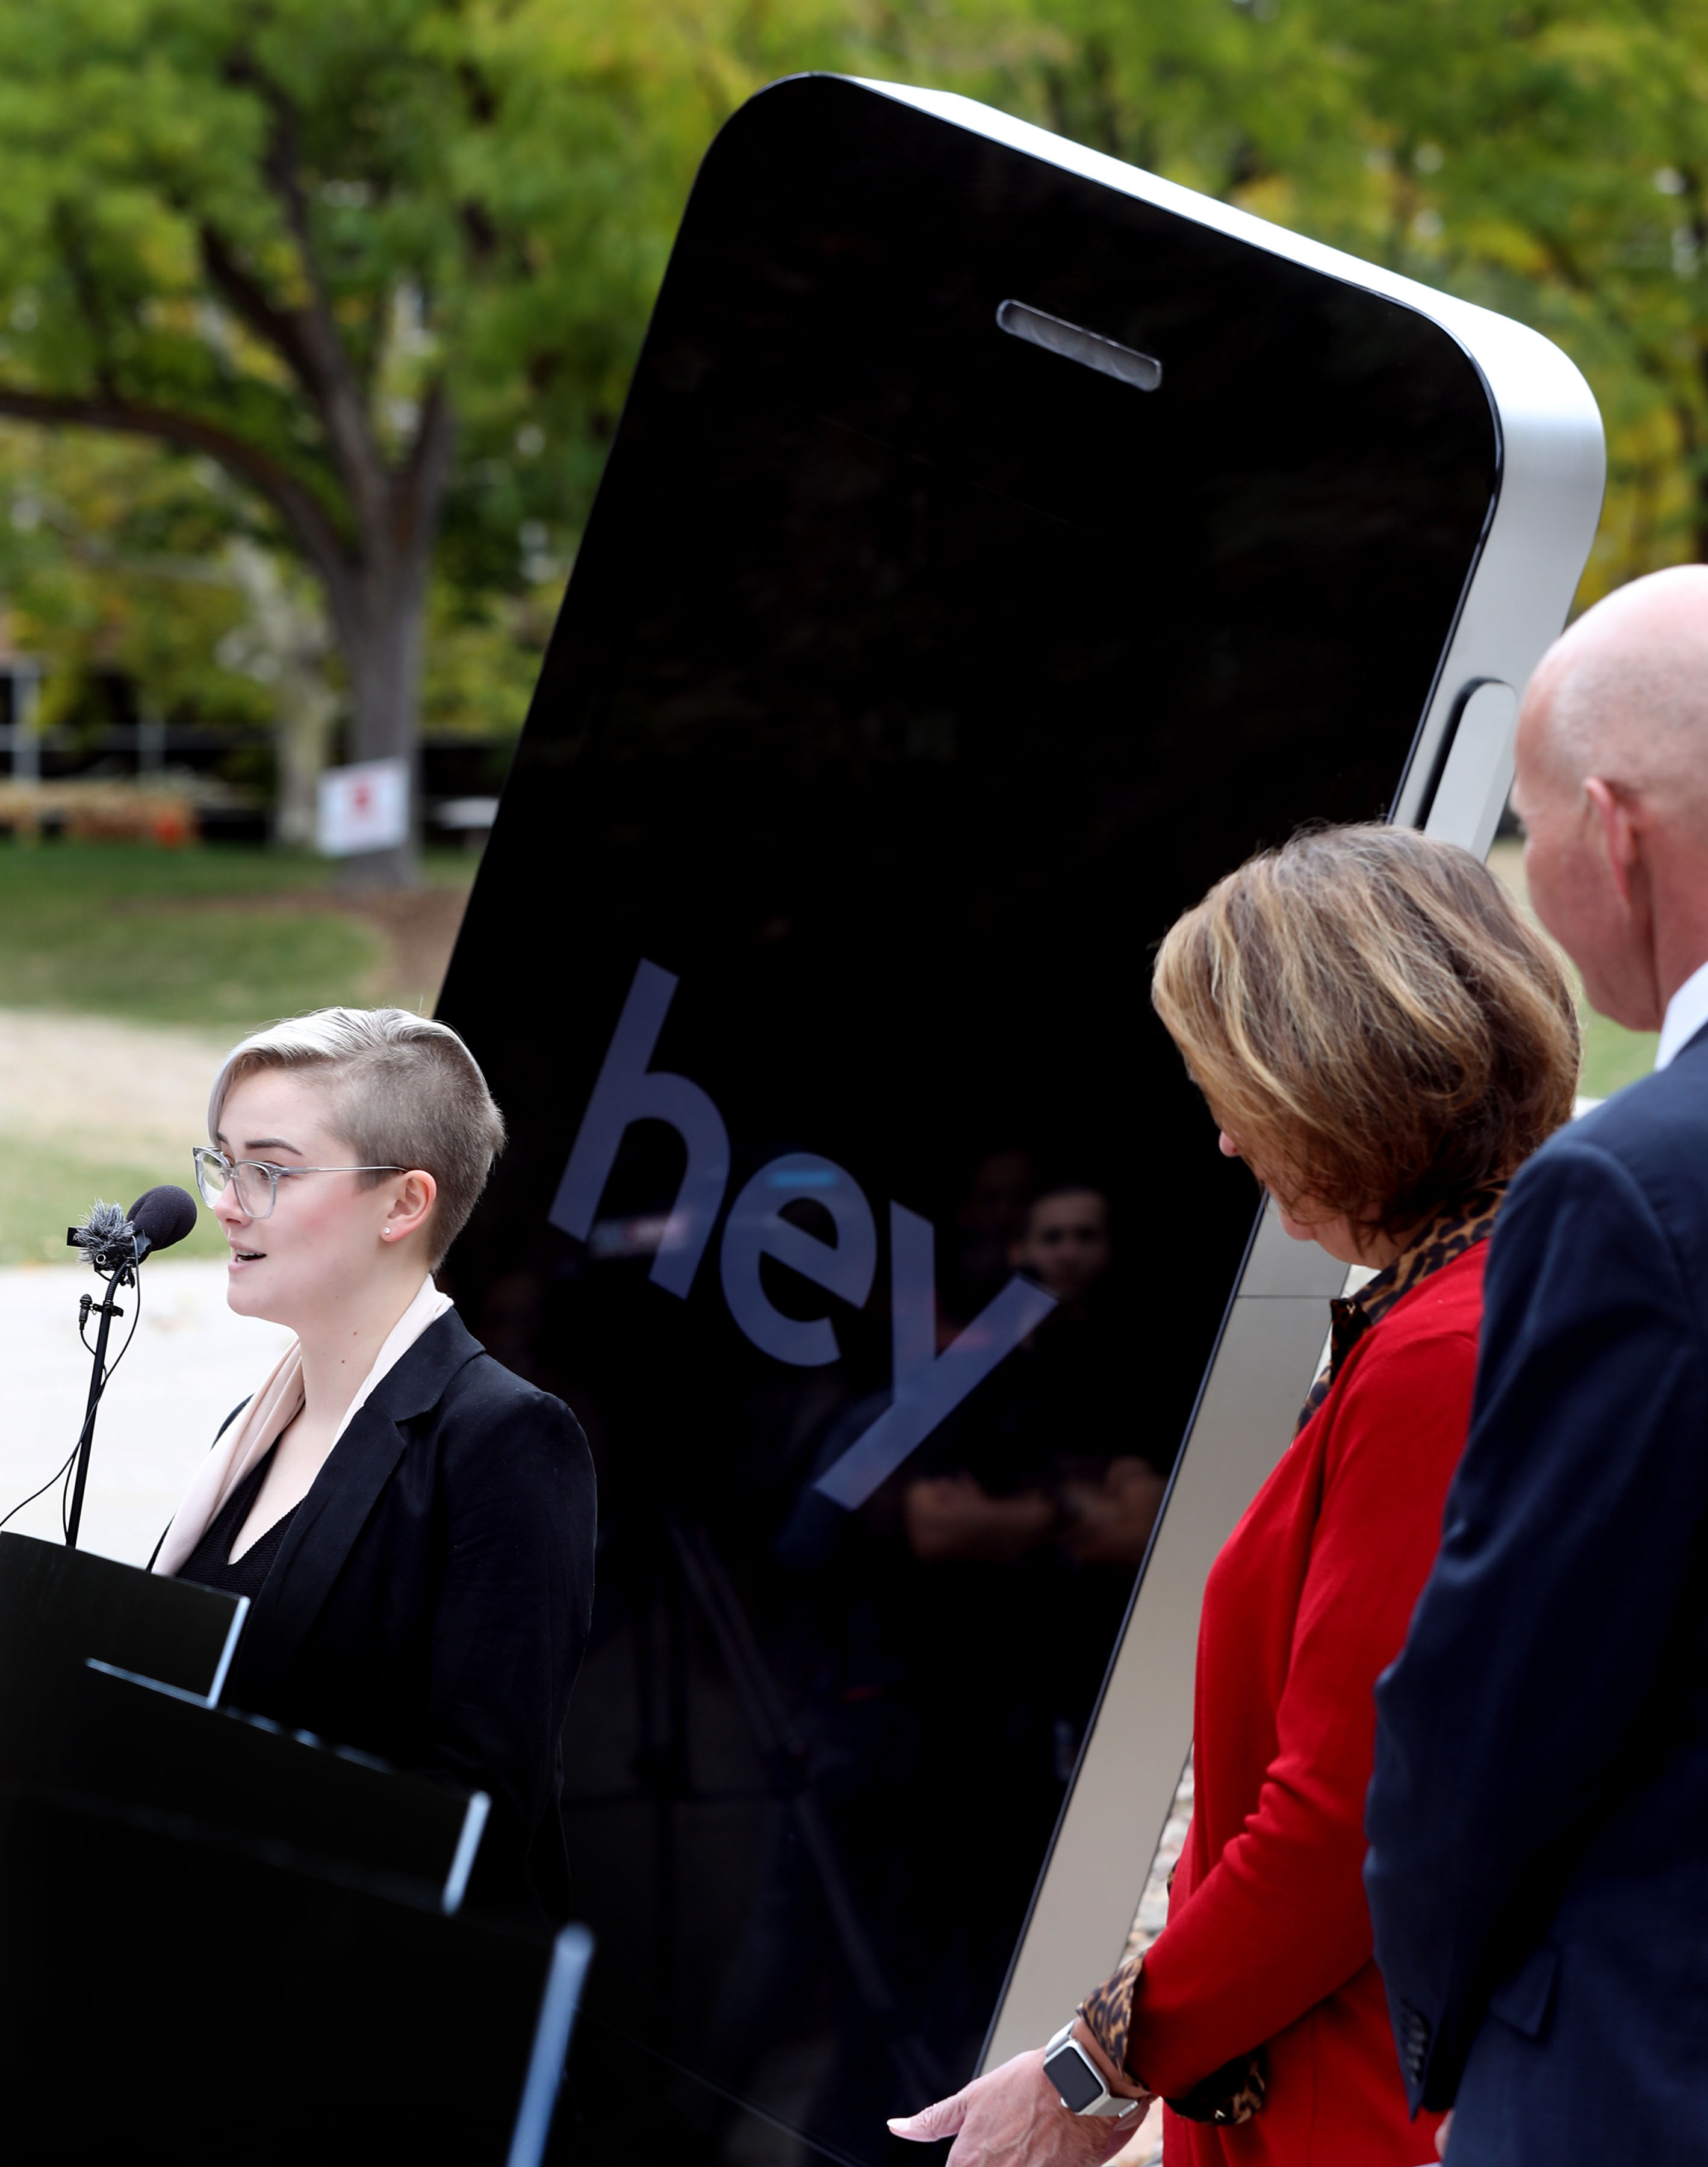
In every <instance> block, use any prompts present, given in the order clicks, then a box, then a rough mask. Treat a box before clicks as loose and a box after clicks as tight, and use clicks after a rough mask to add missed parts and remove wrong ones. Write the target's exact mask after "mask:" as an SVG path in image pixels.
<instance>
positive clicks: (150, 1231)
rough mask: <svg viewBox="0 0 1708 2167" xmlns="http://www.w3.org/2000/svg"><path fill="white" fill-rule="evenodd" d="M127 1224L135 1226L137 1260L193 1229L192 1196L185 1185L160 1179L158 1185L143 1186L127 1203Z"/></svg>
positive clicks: (170, 1244) (194, 1215)
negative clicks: (136, 1195)
mask: <svg viewBox="0 0 1708 2167" xmlns="http://www.w3.org/2000/svg"><path fill="white" fill-rule="evenodd" d="M130 1224H131V1226H132V1227H134V1228H135V1233H136V1261H137V1263H138V1264H141V1262H142V1259H143V1258H145V1257H146V1256H148V1255H150V1254H151V1253H152V1252H153V1251H154V1250H156V1249H169V1248H171V1247H172V1244H173V1242H181V1241H183V1237H184V1236H185V1235H186V1234H189V1233H194V1231H195V1224H196V1200H195V1199H194V1196H192V1195H190V1193H189V1191H188V1189H179V1188H177V1187H175V1186H174V1184H172V1183H171V1182H169V1181H167V1182H162V1184H161V1185H160V1187H159V1188H158V1189H144V1190H143V1192H142V1194H141V1196H139V1197H138V1198H137V1200H136V1201H135V1203H134V1204H133V1205H131V1207H130Z"/></svg>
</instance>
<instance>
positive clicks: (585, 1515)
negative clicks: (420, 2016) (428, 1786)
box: [223, 1311, 594, 1921]
mask: <svg viewBox="0 0 1708 2167" xmlns="http://www.w3.org/2000/svg"><path fill="white" fill-rule="evenodd" d="M593 1535H594V1487H593V1464H592V1460H591V1455H590V1454H589V1453H588V1450H587V1444H586V1438H584V1437H583V1436H582V1434H581V1428H580V1425H579V1424H578V1423H576V1418H575V1417H574V1416H573V1415H572V1414H571V1413H570V1411H569V1409H568V1408H567V1407H565V1406H564V1404H563V1402H562V1401H560V1400H555V1399H554V1398H552V1396H550V1394H549V1393H547V1392H542V1391H536V1389H535V1388H534V1387H533V1386H532V1385H528V1384H524V1383H523V1381H522V1379H521V1378H520V1377H517V1376H513V1375H512V1374H511V1372H510V1371H509V1370H506V1369H504V1368H502V1367H501V1365H500V1364H498V1363H496V1362H495V1361H494V1360H493V1359H492V1357H491V1355H490V1354H486V1353H485V1351H484V1349H483V1348H481V1347H480V1345H479V1343H477V1342H476V1341H475V1339H473V1338H471V1337H470V1336H469V1333H468V1332H467V1330H466V1329H465V1328H464V1325H463V1323H462V1322H461V1320H460V1319H459V1317H458V1316H457V1315H456V1312H455V1311H447V1312H446V1314H445V1315H444V1316H443V1317H440V1318H438V1321H437V1322H435V1323H433V1324H432V1325H430V1326H429V1327H428V1328H427V1331H425V1332H424V1333H422V1336H421V1338H419V1339H417V1340H416V1343H415V1344H414V1345H413V1346H412V1347H411V1348H409V1349H408V1351H407V1352H406V1354H404V1355H403V1356H402V1357H401V1359H400V1360H399V1361H398V1363H397V1364H396V1365H395V1368H393V1369H392V1370H390V1372H389V1373H388V1374H387V1375H385V1377H384V1378H382V1379H381V1380H380V1382H379V1386H377V1387H376V1388H375V1390H374V1393H373V1394H372V1396H370V1397H369V1399H368V1401H366V1402H365V1403H364V1404H363V1406H362V1407H360V1408H359V1409H358V1411H357V1412H356V1414H355V1416H354V1417H353V1419H352V1421H351V1423H350V1426H349V1428H347V1430H346V1431H345V1432H344V1434H343V1435H342V1437H341V1438H339V1439H338V1442H337V1444H336V1445H335V1446H334V1447H333V1449H332V1454H331V1455H330V1456H329V1458H328V1459H327V1460H326V1465H325V1466H324V1467H322V1469H321V1471H320V1474H319V1475H318V1476H316V1479H315V1482H314V1485H313V1486H312V1487H311V1488H310V1491H309V1493H308V1495H307V1496H306V1497H305V1498H304V1499H303V1502H302V1503H301V1504H300V1506H299V1507H298V1508H297V1513H296V1516H295V1518H294V1519H293V1520H292V1522H291V1523H290V1526H289V1529H288V1530H287V1532H286V1534H285V1538H284V1542H283V1544H281V1545H280V1548H279V1553H278V1557H277V1558H276V1559H275V1560H274V1561H273V1570H272V1571H271V1572H270V1573H269V1574H268V1576H267V1580H266V1582H265V1583H264V1585H263V1587H262V1590H261V1592H260V1593H259V1594H258V1595H257V1597H256V1598H255V1601H254V1604H253V1607H252V1609H251V1611H250V1613H249V1617H248V1619H247V1623H246V1624H245V1626H244V1629H243V1633H242V1636H241V1640H239V1642H238V1645H237V1653H236V1660H235V1661H234V1662H233V1664H232V1666H231V1675H230V1677H229V1680H228V1682H227V1685H226V1688H225V1694H224V1696H223V1698H224V1699H225V1703H228V1704H229V1705H231V1706H232V1707H235V1708H239V1709H244V1710H246V1711H247V1712H249V1713H251V1714H257V1715H267V1716H271V1717H273V1719H275V1720H276V1721H278V1722H280V1723H284V1724H286V1725H289V1726H290V1727H291V1728H292V1729H294V1730H310V1731H313V1732H315V1733H316V1734H317V1735H319V1736H321V1737H323V1738H326V1739H329V1740H333V1741H334V1742H336V1743H337V1744H339V1745H344V1746H358V1747H360V1748H362V1749H363V1750H364V1751H367V1752H369V1753H373V1754H376V1755H378V1756H379V1758H380V1759H382V1760H384V1761H388V1762H390V1763H391V1764H392V1765H393V1766H394V1767H399V1768H409V1769H417V1770H422V1771H426V1772H429V1773H437V1774H441V1775H444V1776H447V1777H449V1778H452V1779H453V1780H454V1782H456V1783H460V1784H463V1785H465V1786H467V1787H468V1788H471V1789H477V1790H483V1791H485V1792H487V1793H490V1794H491V1799H492V1811H491V1817H490V1818H489V1820H488V1822H487V1826H486V1832H485V1836H483V1838H482V1841H481V1846H480V1855H479V1857H478V1859H477V1862H476V1867H475V1878H474V1880H473V1882H472V1883H471V1884H470V1895H471V1899H475V1898H480V1897H484V1898H485V1900H487V1901H488V1902H491V1903H496V1904H501V1905H509V1904H514V1903H517V1902H521V1903H523V1904H526V1903H528V1902H529V1901H530V1900H531V1901H532V1902H533V1904H536V1905H538V1908H539V1909H540V1910H544V1913H545V1915H547V1917H548V1918H550V1919H552V1920H554V1921H559V1920H562V1919H564V1918H566V1917H567V1916H568V1915H569V1868H568V1861H567V1859H566V1857H565V1850H564V1838H563V1829H562V1825H561V1822H560V1812H559V1809H560V1799H561V1796H562V1791H563V1761H562V1739H563V1730H564V1722H565V1717H566V1715H567V1714H568V1712H569V1704H570V1688H571V1687H572V1686H573V1685H574V1683H575V1679H576V1671H577V1670H578V1669H579V1667H580V1666H581V1656H582V1652H583V1650H585V1648H586V1643H587V1629H588V1625H589V1623H590V1621H591V1613H592V1603H593Z"/></svg>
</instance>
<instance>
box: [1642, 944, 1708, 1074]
mask: <svg viewBox="0 0 1708 2167" xmlns="http://www.w3.org/2000/svg"><path fill="white" fill-rule="evenodd" d="M1704 1024H1708V963H1704V964H1702V965H1701V966H1700V967H1699V968H1698V969H1696V970H1695V971H1692V972H1691V973H1690V975H1689V978H1686V979H1685V981H1684V984H1683V985H1682V986H1680V987H1679V990H1678V992H1677V993H1674V995H1673V998H1672V999H1671V1000H1669V1001H1668V1003H1667V1013H1666V1015H1665V1016H1664V1017H1663V1020H1662V1022H1661V1042H1660V1044H1659V1045H1658V1046H1657V1047H1656V1048H1655V1067H1656V1068H1667V1067H1668V1065H1669V1064H1670V1063H1671V1062H1674V1060H1676V1059H1677V1057H1678V1056H1679V1054H1681V1053H1682V1052H1684V1048H1685V1047H1686V1046H1688V1045H1689V1043H1690V1041H1691V1040H1692V1039H1693V1038H1694V1037H1695V1036H1696V1034H1697V1032H1698V1031H1700V1030H1701V1028H1702V1026H1703V1025H1704Z"/></svg>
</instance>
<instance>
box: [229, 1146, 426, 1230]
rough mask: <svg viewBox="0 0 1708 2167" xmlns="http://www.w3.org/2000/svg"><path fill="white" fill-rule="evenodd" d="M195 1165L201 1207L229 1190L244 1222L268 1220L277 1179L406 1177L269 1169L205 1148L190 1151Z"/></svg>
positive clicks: (347, 1169) (390, 1170)
mask: <svg viewBox="0 0 1708 2167" xmlns="http://www.w3.org/2000/svg"><path fill="white" fill-rule="evenodd" d="M190 1156H191V1158H194V1161H195V1163H196V1187H197V1188H198V1189H200V1191H201V1192H202V1201H203V1203H204V1204H206V1205H212V1204H213V1203H214V1201H215V1199H216V1198H217V1197H220V1196H223V1195H225V1191H226V1190H227V1189H231V1192H232V1193H233V1195H235V1196H236V1199H237V1209H238V1210H239V1211H241V1213H242V1214H243V1216H244V1217H245V1218H246V1219H270V1218H271V1217H272V1216H273V1205H275V1204H277V1203H278V1184H279V1182H280V1181H281V1179H283V1180H285V1181H294V1180H295V1179H296V1177H297V1176H298V1174H406V1173H407V1172H408V1171H409V1169H408V1168H407V1167H401V1166H269V1165H268V1163H267V1161H266V1160H265V1159H261V1158H239V1159H230V1158H226V1156H225V1153H224V1152H222V1151H215V1150H213V1149H212V1148H211V1147H210V1146H208V1145H207V1144H196V1145H194V1146H193V1147H191V1152H190Z"/></svg>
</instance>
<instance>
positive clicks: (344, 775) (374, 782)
mask: <svg viewBox="0 0 1708 2167" xmlns="http://www.w3.org/2000/svg"><path fill="white" fill-rule="evenodd" d="M317 811H318V818H317V819H316V825H315V847H316V849H317V850H319V851H320V853H321V856H322V857H326V858H347V857H351V856H354V855H355V853H356V852H357V851H358V850H395V849H396V848H397V846H398V845H399V844H400V843H406V842H407V841H408V840H409V762H408V761H407V760H363V761H362V762H361V763H360V764H359V765H358V766H355V767H329V768H328V769H327V770H326V772H325V774H323V775H322V776H321V787H320V803H319V806H318V808H317Z"/></svg>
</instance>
